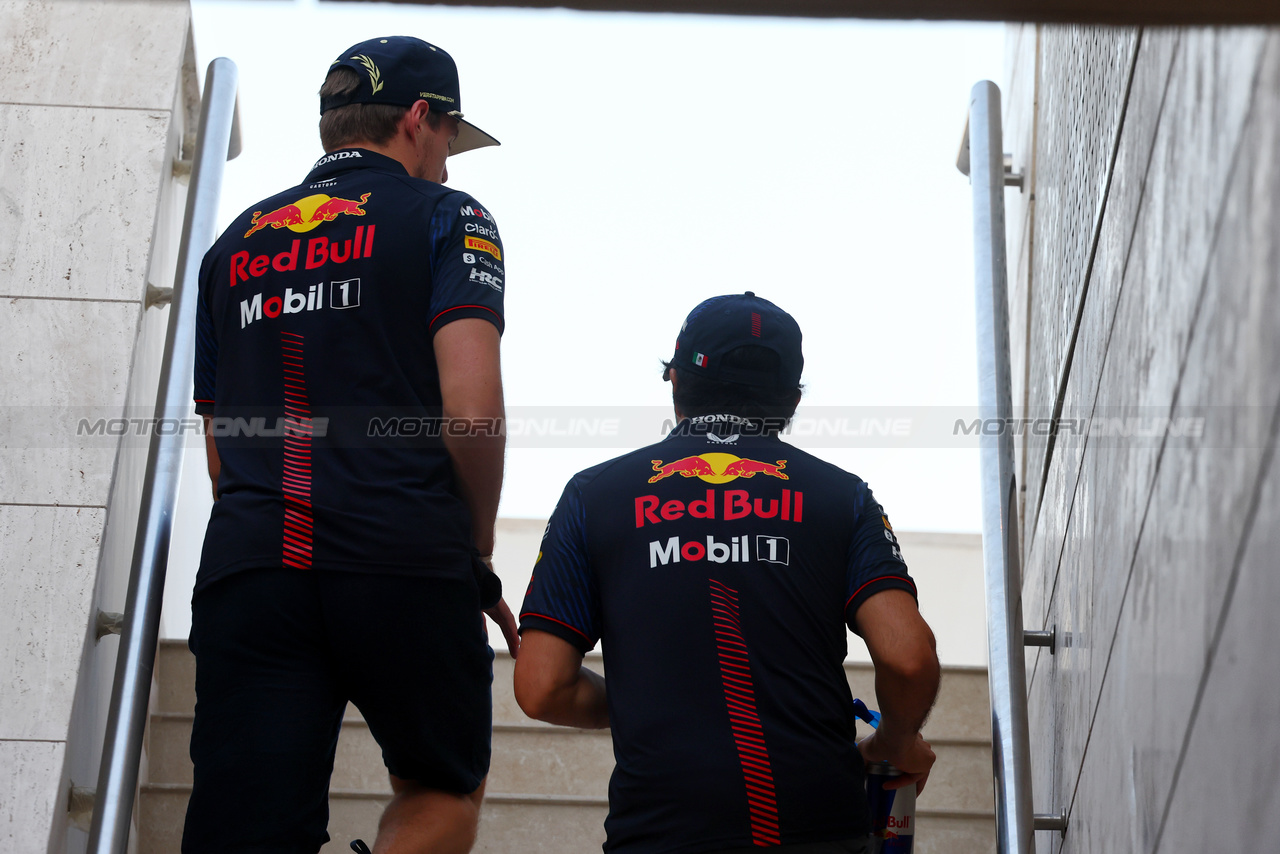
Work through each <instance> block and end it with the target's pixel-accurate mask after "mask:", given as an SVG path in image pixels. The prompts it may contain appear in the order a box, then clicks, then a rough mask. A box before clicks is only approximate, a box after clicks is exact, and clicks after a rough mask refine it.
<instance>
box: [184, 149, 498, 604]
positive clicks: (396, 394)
mask: <svg viewBox="0 0 1280 854" xmlns="http://www.w3.org/2000/svg"><path fill="white" fill-rule="evenodd" d="M503 263H504V262H503V257H502V243H501V239H500V238H499V236H498V231H497V227H496V225H495V224H494V222H493V218H492V216H491V215H490V214H489V213H488V211H486V210H485V209H484V208H483V207H482V206H481V205H480V204H479V203H478V202H476V201H475V200H474V199H472V198H471V197H470V196H468V195H467V194H465V193H460V192H457V191H454V190H450V189H449V188H447V187H444V186H441V185H439V184H434V183H432V182H429V181H424V180H420V179H416V178H412V177H410V176H409V175H408V173H407V172H406V171H405V169H404V167H403V166H401V165H400V164H399V163H398V162H396V161H395V160H392V159H390V158H387V157H383V156H382V155H379V154H376V153H374V152H371V151H367V150H361V149H348V150H344V151H339V152H334V153H331V154H329V155H326V157H324V158H322V159H321V160H320V162H319V163H318V164H317V165H316V167H315V169H313V171H312V172H311V174H310V175H308V176H307V180H306V181H305V182H304V183H303V184H302V185H299V186H297V187H294V188H292V189H290V190H286V191H285V192H283V193H280V194H277V195H276V196H273V197H272V198H269V199H266V200H264V201H263V202H261V203H260V204H259V205H256V206H255V207H254V208H253V209H252V210H251V211H246V212H245V213H244V214H243V215H241V216H240V217H239V218H238V219H237V220H236V221H235V222H234V223H233V224H232V225H231V227H230V228H229V229H228V230H227V232H226V233H225V234H223V235H222V237H221V238H220V239H219V240H218V242H217V243H216V244H215V245H214V247H213V248H212V249H211V250H210V251H209V253H208V255H207V256H206V257H205V259H204V264H203V266H202V268H201V274H200V301H199V306H198V309H197V354H196V383H195V398H196V402H197V403H196V410H197V412H200V413H203V414H208V415H212V416H213V422H212V425H211V426H212V430H213V432H214V435H215V437H216V442H217V448H218V454H219V457H220V460H221V464H222V471H221V475H220V477H219V481H218V492H219V496H220V498H219V501H218V502H217V504H215V505H214V510H213V514H212V518H211V519H210V523H209V529H208V533H207V535H206V540H205V550H204V555H203V558H202V561H201V568H200V575H199V577H198V579H197V586H196V589H197V591H199V590H200V589H203V587H205V586H207V585H208V584H210V583H212V582H213V581H215V580H217V579H218V578H221V577H223V576H225V575H227V574H228V573H231V572H235V571H238V570H241V569H248V568H254V567H270V566H282V565H283V566H289V567H296V568H299V569H308V568H325V569H340V570H351V571H368V572H395V573H412V574H439V575H453V576H458V575H465V574H466V573H469V572H470V551H471V534H470V522H469V518H468V513H467V510H466V507H465V505H464V503H463V501H462V499H461V498H460V497H459V496H458V494H457V492H456V489H455V487H454V483H453V473H452V467H451V463H450V460H449V456H448V453H447V452H446V450H445V449H444V447H443V444H442V443H441V441H440V440H439V434H440V429H441V425H440V422H439V416H440V414H441V397H440V382H439V376H438V373H437V368H436V361H435V353H434V350H433V346H432V339H433V336H434V335H435V334H436V332H438V331H439V330H440V329H441V328H442V327H443V326H444V325H445V324H447V323H450V322H452V321H454V320H458V319H461V318H467V317H475V318H481V319H484V320H486V321H488V322H492V323H493V324H494V325H495V326H497V327H498V330H499V332H501V330H502V325H503V313H502V310H503V307H502V303H503V292H502V291H503V287H504V279H505V270H504V269H503Z"/></svg>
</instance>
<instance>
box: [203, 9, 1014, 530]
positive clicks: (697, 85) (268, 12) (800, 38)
mask: <svg viewBox="0 0 1280 854" xmlns="http://www.w3.org/2000/svg"><path fill="white" fill-rule="evenodd" d="M192 6H193V13H194V17H195V38H196V50H197V59H198V62H199V64H200V65H201V67H202V73H203V66H205V65H207V63H208V62H209V60H211V59H212V58H214V57H216V56H227V57H230V58H231V59H233V60H235V62H236V63H237V65H238V66H239V68H240V86H241V89H240V99H241V100H240V110H241V122H242V130H243V140H244V153H243V154H242V155H241V156H240V157H239V158H238V159H237V160H235V161H232V162H231V163H230V164H229V165H228V167H227V173H226V181H225V184H224V188H223V196H222V211H221V221H222V225H224V226H225V225H226V224H227V223H228V222H229V221H230V220H231V219H232V217H234V216H235V215H236V214H237V213H239V212H240V211H241V210H243V209H245V208H246V207H248V206H250V205H252V204H254V203H255V202H256V201H257V200H258V199H260V198H263V197H265V196H267V195H270V194H272V193H275V192H277V191H279V190H281V189H285V188H287V187H288V186H291V185H293V184H296V183H298V182H300V181H301V180H302V178H303V177H304V175H305V174H306V172H307V171H308V169H309V168H310V166H311V164H312V163H313V162H314V160H315V159H316V158H317V157H319V156H320V155H321V154H322V153H323V152H322V150H321V148H320V144H319V140H318V137H317V133H316V124H317V121H318V118H319V117H318V112H317V111H318V99H317V97H316V91H317V90H318V89H319V86H320V82H321V80H322V79H323V76H324V72H325V70H326V69H327V68H328V66H329V63H330V62H331V61H332V60H333V59H334V58H335V57H336V56H337V55H338V54H339V53H340V52H341V51H342V50H344V49H345V48H346V47H348V46H350V45H351V44H354V43H355V42H358V41H361V40H363V39H366V38H372V37H375V36H383V35H389V34H406V35H416V36H419V37H421V38H424V39H426V40H428V41H430V42H433V43H435V44H439V45H440V46H442V47H444V48H445V49H446V50H448V51H449V52H450V53H451V54H452V55H453V57H454V58H455V59H456V60H457V63H458V66H459V70H460V74H461V81H462V101H463V109H464V111H465V112H466V114H467V117H468V118H469V119H472V120H474V121H475V123H476V124H478V125H479V126H480V127H482V128H484V129H485V130H487V131H489V132H490V133H492V134H493V135H494V136H496V137H497V138H498V139H500V140H502V142H503V145H502V147H500V148H493V149H484V150H480V151H475V152H469V153H466V154H463V155H460V156H458V157H455V158H451V159H450V161H449V184H450V186H453V187H456V188H459V189H463V190H466V191H467V192H470V193H471V194H473V195H474V196H475V197H476V198H478V199H479V200H480V201H481V202H482V203H483V204H484V205H485V207H486V208H488V209H490V210H491V211H492V212H493V214H494V216H495V217H496V219H497V221H498V224H499V226H500V228H501V231H502V238H503V243H504V246H505V250H506V255H507V258H506V259H504V260H505V261H506V264H505V266H506V269H507V274H508V281H507V290H506V310H507V331H506V334H505V336H504V339H503V360H504V366H503V373H504V379H505V387H506V395H507V403H508V405H509V406H534V405H556V406H560V405H564V406H568V405H578V404H583V405H602V404H609V405H650V406H654V405H669V403H670V387H669V386H668V385H667V384H666V383H663V382H662V381H661V379H660V365H659V360H660V359H662V358H667V357H669V356H670V355H671V349H672V346H673V344H674V340H675V335H676V332H677V331H678V329H679V327H680V323H681V322H682V320H683V318H684V316H685V314H687V313H688V311H689V310H690V309H691V308H692V307H693V306H694V305H695V304H697V303H698V302H699V301H701V300H702V299H705V298H706V297H708V296H713V295H716V294H721V293H732V292H741V291H744V290H754V291H755V292H756V293H757V294H759V295H760V296H763V297H766V298H768V299H771V300H773V301H774V302H776V303H778V304H779V305H781V306H782V307H783V308H785V309H787V310H788V311H790V312H791V313H792V314H793V315H794V316H795V317H796V319H797V320H798V321H799V323H800V326H801V329H802V330H803V331H804V336H805V364H806V369H805V375H804V382H805V384H806V387H807V393H806V396H805V404H806V405H817V406H846V405H847V406H867V405H877V406H880V405H887V406H904V407H906V406H911V407H914V406H940V405H957V406H970V405H973V404H974V402H975V401H976V399H977V385H976V382H977V381H976V373H977V372H976V364H975V363H976V356H975V349H974V316H973V302H974V298H973V262H972V246H971V243H972V226H971V215H970V205H971V201H970V198H971V197H970V188H969V184H968V181H967V180H966V179H965V178H964V177H963V176H962V175H960V174H959V173H958V172H957V171H956V168H955V156H956V150H957V148H958V146H959V142H960V136H961V133H962V131H963V128H964V119H965V111H966V108H967V104H968V92H969V89H970V87H971V86H972V85H973V83H975V82H977V81H978V80H981V79H984V78H988V79H993V80H1000V79H1001V67H1002V63H1003V39H1004V33H1003V27H1002V26H999V25H973V24H900V23H873V22H863V21H808V20H789V19H776V18H737V17H712V16H676V15H628V14H606V13H578V12H569V11H562V10H555V11H546V10H509V9H460V8H449V7H432V6H407V5H391V4H386V5H383V4H364V3H350V4H348V3H331V4H314V3H307V2H303V3H289V2H271V0H248V2H237V0H195V2H193V4H192ZM657 438H659V437H657V436H655V441H656V439H657ZM796 444H798V445H801V446H804V445H805V442H804V441H803V440H797V441H796ZM622 450H623V449H621V448H619V449H608V448H579V449H555V450H553V449H537V448H513V449H512V450H511V451H510V452H509V455H508V473H507V481H506V486H505V488H504V492H503V500H502V507H501V511H500V512H501V514H502V515H504V516H529V517H540V518H545V517H546V516H548V515H550V513H551V510H552V508H553V507H554V505H555V501H556V499H557V498H558V497H559V494H560V490H561V488H562V487H563V485H564V483H565V481H566V480H567V479H568V478H569V477H570V476H571V475H572V474H573V473H574V472H575V471H577V470H579V469H581V468H585V467H586V466H589V465H593V464H595V463H596V462H599V461H601V460H604V459H607V458H609V457H613V456H616V455H617V454H618V453H621V452H622ZM811 450H812V451H813V452H814V453H817V454H818V455H819V456H822V457H824V458H826V459H829V460H831V461H832V462H834V463H836V464H838V465H840V466H842V467H844V468H847V469H849V470H851V471H854V472H856V473H857V474H859V475H861V476H862V477H863V478H864V479H866V480H867V481H868V482H869V483H870V484H871V486H872V488H873V489H874V490H875V492H876V495H877V498H878V499H879V500H880V501H881V503H883V504H884V505H885V507H886V508H887V509H888V512H889V513H890V517H891V518H892V519H893V521H894V524H895V526H896V527H899V528H904V529H909V530H933V531H977V530H978V529H979V527H980V511H979V508H978V463H977V451H976V450H972V449H962V448H959V447H957V448H946V449H943V448H902V449H882V448H870V447H863V448H858V447H851V448H819V447H814V448H811Z"/></svg>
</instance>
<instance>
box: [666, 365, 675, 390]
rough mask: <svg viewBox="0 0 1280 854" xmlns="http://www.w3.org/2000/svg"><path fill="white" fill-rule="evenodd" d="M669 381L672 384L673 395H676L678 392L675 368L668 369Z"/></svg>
mask: <svg viewBox="0 0 1280 854" xmlns="http://www.w3.org/2000/svg"><path fill="white" fill-rule="evenodd" d="M667 379H668V380H669V381H670V382H671V391H672V393H674V392H675V390H676V369H675V368H667Z"/></svg>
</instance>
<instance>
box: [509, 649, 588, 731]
mask: <svg viewBox="0 0 1280 854" xmlns="http://www.w3.org/2000/svg"><path fill="white" fill-rule="evenodd" d="M515 693H516V702H517V703H519V704H520V708H521V709H523V710H524V713H525V714H526V715H528V716H529V717H531V718H533V719H534V720H539V721H546V722H547V723H549V724H559V725H560V726H573V727H580V728H582V729H603V728H604V727H607V726H608V725H609V704H608V701H607V696H606V694H605V687H604V677H603V676H601V675H600V674H599V673H596V672H595V671H593V670H588V669H587V668H585V667H583V666H582V653H581V652H579V651H578V649H577V648H576V647H575V646H573V644H571V643H569V642H568V641H566V640H563V639H561V638H558V637H556V636H555V635H553V634H551V633H549V632H540V631H537V630H536V629H526V630H525V633H524V637H523V639H522V640H521V642H520V657H519V658H517V659H516V675H515Z"/></svg>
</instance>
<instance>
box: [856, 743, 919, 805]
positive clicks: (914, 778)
mask: <svg viewBox="0 0 1280 854" xmlns="http://www.w3.org/2000/svg"><path fill="white" fill-rule="evenodd" d="M879 735H880V733H879V731H878V730H877V731H876V732H874V733H872V734H871V735H870V736H869V737H867V738H864V739H863V740H862V741H860V742H858V750H859V751H861V753H862V758H863V760H865V761H866V762H867V763H868V764H869V763H872V762H888V763H889V764H890V765H892V766H893V767H894V768H897V769H898V770H899V771H901V772H902V776H901V777H893V778H891V779H889V780H885V782H884V787H885V788H886V789H901V788H902V787H903V786H908V785H910V784H911V783H915V784H916V794H920V793H921V792H923V791H924V784H925V783H926V782H928V780H929V771H930V769H932V768H933V763H934V761H935V760H937V758H938V757H937V756H935V755H934V753H933V748H931V747H930V746H929V742H927V741H925V740H924V736H922V735H920V733H916V737H915V739H914V740H913V741H911V742H909V743H907V744H897V745H894V744H886V743H885V741H884V740H883V739H881V738H879Z"/></svg>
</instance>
